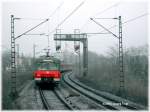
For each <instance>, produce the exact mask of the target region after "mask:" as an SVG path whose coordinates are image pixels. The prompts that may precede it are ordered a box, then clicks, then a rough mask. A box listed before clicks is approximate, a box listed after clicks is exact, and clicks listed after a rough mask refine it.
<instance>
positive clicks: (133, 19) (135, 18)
mask: <svg viewBox="0 0 150 112" xmlns="http://www.w3.org/2000/svg"><path fill="white" fill-rule="evenodd" d="M147 15H149V13H144V14H142V15H139V16H136V17H134V18H131V19H129V20H126V21H125V22H123V23H122V25H124V24H127V23H130V22H132V21H135V20H137V19H140V18H142V17H144V16H147ZM115 27H117V25H113V26H111V27H109V28H108V30H110V29H112V28H115ZM104 31H105V30H103V31H101V32H96V33H90V32H87V34H103V33H104V34H105V32H104Z"/></svg>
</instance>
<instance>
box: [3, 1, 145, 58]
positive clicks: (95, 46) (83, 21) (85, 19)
mask: <svg viewBox="0 0 150 112" xmlns="http://www.w3.org/2000/svg"><path fill="white" fill-rule="evenodd" d="M120 1H121V0H120ZM81 2H82V0H49V2H48V0H42V2H40V1H37V2H34V1H32V2H29V1H28V2H17V1H16V2H3V3H2V25H3V26H2V46H3V49H7V48H10V39H11V38H10V15H11V14H13V15H14V16H15V17H18V18H32V20H30V19H21V20H16V21H15V36H18V35H19V34H21V33H23V32H25V31H27V30H28V29H30V28H31V27H33V26H35V25H37V24H38V23H40V22H41V20H33V18H40V19H45V18H49V17H50V16H51V14H52V13H53V12H54V10H55V9H56V8H57V7H58V6H60V5H61V7H60V8H59V9H58V10H57V11H56V12H55V13H54V14H53V15H52V16H51V17H50V18H49V22H47V23H45V24H43V25H42V26H40V27H38V28H37V29H35V30H33V31H32V32H30V34H40V33H49V32H51V31H54V30H55V28H56V26H57V25H58V24H59V23H60V22H61V21H62V20H63V19H64V18H65V17H66V16H68V14H70V13H71V12H72V10H74V9H75V8H76V7H77V6H78V5H79V4H80V3H81ZM110 7H111V8H110ZM105 9H109V10H105ZM104 10H105V11H104ZM147 13H148V5H147V2H115V1H109V2H108V1H107V2H106V0H86V1H84V4H83V5H82V6H81V7H80V8H79V9H78V10H77V11H76V12H75V13H74V14H73V15H72V16H71V17H70V18H68V19H67V20H66V21H65V22H64V23H63V24H62V25H61V26H60V27H59V29H62V33H73V30H74V29H80V30H81V31H80V32H81V33H88V32H90V33H96V32H101V31H103V29H102V28H101V27H99V26H98V25H97V24H95V23H94V22H92V21H91V20H90V19H89V18H90V17H95V18H100V17H101V18H113V17H118V16H119V15H120V16H122V22H125V21H127V20H130V19H132V18H135V17H138V16H140V15H143V14H147ZM96 21H98V22H99V23H101V24H102V25H104V26H105V27H107V28H109V27H111V26H113V25H116V24H117V23H118V21H117V20H97V19H96ZM111 31H112V32H114V33H115V34H117V33H118V27H115V28H113V29H111ZM54 33H55V32H53V33H51V34H50V37H49V38H50V49H51V51H53V52H54V51H55V42H54V40H53V34H54ZM123 42H124V43H123V44H124V47H126V48H128V47H131V46H134V47H137V46H142V45H145V44H147V42H148V16H147V15H146V16H143V17H141V18H139V19H136V20H134V21H132V22H128V23H126V24H124V25H123ZM65 43H66V42H62V46H63V48H62V49H64V45H65ZM117 43H118V40H117V39H116V38H114V37H113V36H112V35H110V34H109V35H108V34H107V35H102V34H101V35H90V36H88V49H89V50H90V51H93V52H96V53H98V54H106V53H107V52H108V51H109V47H110V46H115V44H117ZM16 44H19V45H20V52H23V53H26V54H28V55H29V54H30V55H32V52H33V44H36V45H37V47H36V51H37V52H38V51H40V50H41V49H43V48H45V47H46V46H47V37H46V36H22V37H20V38H18V39H17V40H16ZM66 44H67V49H68V50H72V51H73V42H71V44H70V43H68V42H67V43H66Z"/></svg>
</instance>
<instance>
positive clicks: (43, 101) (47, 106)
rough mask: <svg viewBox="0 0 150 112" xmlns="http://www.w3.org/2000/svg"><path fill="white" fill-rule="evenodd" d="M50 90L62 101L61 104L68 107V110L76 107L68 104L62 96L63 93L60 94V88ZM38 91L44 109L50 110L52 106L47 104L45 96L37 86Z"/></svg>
mask: <svg viewBox="0 0 150 112" xmlns="http://www.w3.org/2000/svg"><path fill="white" fill-rule="evenodd" d="M52 92H54V94H55V95H56V97H57V98H58V99H59V100H60V101H61V102H62V104H64V105H65V107H66V108H68V109H69V110H75V109H76V107H74V106H72V105H71V104H69V103H68V102H67V101H66V100H65V98H64V97H63V95H62V94H61V92H60V90H59V89H57V88H55V89H54V90H53V91H52ZM39 93H40V96H41V100H42V103H43V106H44V108H45V109H46V110H51V109H52V107H51V106H50V105H49V103H48V101H47V99H46V96H45V95H44V93H43V91H42V89H41V88H39Z"/></svg>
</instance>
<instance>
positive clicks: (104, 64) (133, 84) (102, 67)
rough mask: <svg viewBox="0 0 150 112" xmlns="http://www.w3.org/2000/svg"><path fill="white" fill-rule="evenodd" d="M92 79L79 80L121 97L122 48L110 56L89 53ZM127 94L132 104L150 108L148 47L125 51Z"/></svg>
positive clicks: (90, 77)
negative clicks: (120, 60)
mask: <svg viewBox="0 0 150 112" xmlns="http://www.w3.org/2000/svg"><path fill="white" fill-rule="evenodd" d="M88 55H89V56H88V57H89V62H88V63H89V64H88V67H89V68H88V75H87V76H86V77H81V75H79V76H78V78H79V79H80V80H81V81H82V82H84V83H86V84H87V85H89V86H92V87H94V88H97V89H99V90H102V91H107V92H110V93H113V94H116V95H119V86H120V85H119V80H120V79H119V64H118V48H117V46H115V47H110V50H109V52H108V54H107V55H105V56H104V55H98V54H96V53H93V52H89V54H88ZM124 76H125V94H126V96H127V98H128V99H129V100H131V101H134V102H137V103H140V104H143V105H147V104H148V46H147V45H145V46H141V47H136V48H135V47H132V48H128V49H125V50H124Z"/></svg>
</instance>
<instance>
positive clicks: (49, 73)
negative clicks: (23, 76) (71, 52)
mask: <svg viewBox="0 0 150 112" xmlns="http://www.w3.org/2000/svg"><path fill="white" fill-rule="evenodd" d="M60 79H61V72H60V61H59V60H56V59H44V60H42V61H40V63H38V67H37V70H35V71H34V80H35V83H36V84H41V83H53V84H59V83H60Z"/></svg>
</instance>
